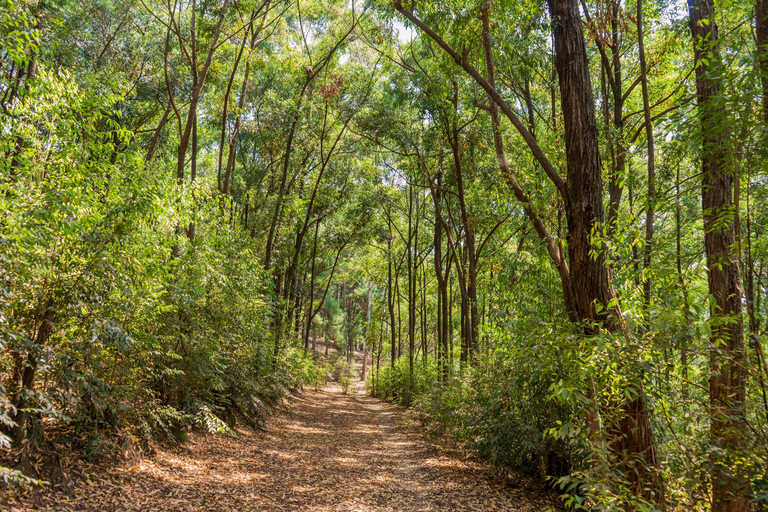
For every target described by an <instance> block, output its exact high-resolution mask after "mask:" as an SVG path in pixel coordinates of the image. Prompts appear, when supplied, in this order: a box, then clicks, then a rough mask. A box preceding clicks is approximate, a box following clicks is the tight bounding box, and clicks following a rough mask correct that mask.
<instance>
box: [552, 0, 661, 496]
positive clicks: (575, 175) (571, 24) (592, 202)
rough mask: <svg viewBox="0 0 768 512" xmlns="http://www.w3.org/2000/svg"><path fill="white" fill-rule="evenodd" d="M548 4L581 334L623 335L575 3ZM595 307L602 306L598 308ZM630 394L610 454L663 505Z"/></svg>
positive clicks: (635, 484)
mask: <svg viewBox="0 0 768 512" xmlns="http://www.w3.org/2000/svg"><path fill="white" fill-rule="evenodd" d="M548 4H549V9H550V14H551V17H552V22H553V29H554V35H555V66H556V67H557V72H558V79H559V85H560V99H561V110H562V112H563V125H564V137H565V154H566V162H567V170H568V175H567V179H566V186H565V197H564V201H565V210H566V218H567V225H568V237H567V242H568V257H569V263H570V265H569V266H570V269H571V276H572V280H573V290H574V298H575V306H576V310H577V311H578V313H579V317H580V318H581V319H582V320H585V321H586V322H587V325H586V328H587V332H596V331H595V329H594V327H592V326H591V325H590V323H591V322H599V323H600V324H602V326H603V327H604V328H608V329H609V330H611V331H616V330H625V329H626V327H625V325H624V320H623V317H622V313H621V309H620V308H619V306H618V301H617V298H616V294H615V293H614V290H613V287H612V286H611V275H610V272H609V270H608V267H607V266H606V264H605V254H604V253H603V251H602V250H601V249H600V247H598V246H595V244H593V235H592V231H593V229H594V228H596V227H602V226H603V223H604V217H603V198H602V192H603V181H602V164H601V162H600V148H599V145H598V130H597V120H596V118H595V104H594V96H593V92H592V84H591V81H590V76H589V62H588V60H587V52H586V44H585V40H584V32H583V28H582V21H581V16H580V14H579V3H578V0H548ZM595 236H600V235H599V233H598V234H596V235H595ZM596 304H599V305H602V306H603V309H601V310H600V311H598V310H597V309H596V308H595V305H596ZM635 392H636V395H635V397H634V398H633V399H632V400H631V401H628V402H626V403H625V404H624V410H623V414H622V415H621V417H620V418H619V420H618V421H617V422H616V424H615V426H614V430H615V432H613V433H614V434H615V435H616V438H615V440H614V441H613V443H612V449H613V451H614V453H615V454H616V456H617V458H618V459H619V460H620V463H621V465H622V466H623V469H624V471H625V473H626V476H627V478H628V480H629V482H630V485H631V490H632V491H633V492H634V493H636V494H637V495H640V496H643V497H644V498H646V499H647V500H649V501H651V502H653V503H656V504H663V502H664V489H663V484H662V482H661V479H660V476H659V474H658V469H657V468H658V464H657V460H656V447H655V444H654V442H653V435H652V432H651V428H650V418H649V415H648V410H647V407H646V403H645V394H644V391H643V386H642V380H640V381H639V385H638V387H637V389H635Z"/></svg>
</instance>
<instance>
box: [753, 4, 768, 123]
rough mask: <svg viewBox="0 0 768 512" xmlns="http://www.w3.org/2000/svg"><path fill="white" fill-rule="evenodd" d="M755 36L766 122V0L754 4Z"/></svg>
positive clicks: (767, 38)
mask: <svg viewBox="0 0 768 512" xmlns="http://www.w3.org/2000/svg"><path fill="white" fill-rule="evenodd" d="M755 36H756V38H757V62H758V64H759V66H760V82H761V84H762V86H763V120H764V122H765V123H768V0H757V1H756V5H755Z"/></svg>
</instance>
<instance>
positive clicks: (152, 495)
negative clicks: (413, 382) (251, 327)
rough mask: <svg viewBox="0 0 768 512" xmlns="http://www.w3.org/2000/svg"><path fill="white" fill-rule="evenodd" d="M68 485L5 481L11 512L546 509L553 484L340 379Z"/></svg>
mask: <svg viewBox="0 0 768 512" xmlns="http://www.w3.org/2000/svg"><path fill="white" fill-rule="evenodd" d="M91 471H92V472H91V473H89V474H88V475H87V477H86V478H85V479H83V480H81V481H80V482H79V483H78V485H77V486H76V487H75V488H74V490H73V491H72V492H71V494H69V495H67V494H64V493H59V492H56V491H55V490H54V489H51V488H47V489H44V490H42V491H35V492H32V493H30V492H22V491H19V490H13V489H12V490H6V491H5V492H4V494H3V496H2V498H0V505H2V507H3V509H4V510H8V509H10V510H12V511H18V512H26V511H28V510H57V511H99V512H108V511H142V512H152V511H185V512H186V511H190V512H192V511H206V512H209V511H222V512H223V511H227V512H235V511H243V512H244V511H260V512H278V511H279V512H282V511H296V512H335V511H344V512H373V511H375V512H385V511H407V512H422V511H423V512H437V511H453V510H456V511H483V512H496V511H499V512H500V511H505V512H506V511H544V510H547V509H548V508H559V507H558V501H557V498H556V497H554V495H552V494H549V493H544V492H542V493H534V492H533V491H531V490H525V489H510V488H509V487H507V486H505V485H503V484H500V483H497V482H494V481H493V480H492V479H489V477H488V474H489V472H488V470H487V468H486V467H485V466H484V465H482V464H480V463H477V462H473V461H468V460H462V459H461V458H459V457H457V456H456V455H452V454H447V453H445V452H444V451H442V450H439V449H438V447H436V446H434V445H433V444H431V443H430V442H428V441H427V440H425V439H424V437H423V436H421V435H420V434H419V433H418V432H417V431H415V430H414V429H413V427H408V426H407V425H406V421H405V418H404V414H403V413H402V412H401V411H399V410H398V409H397V408H396V407H394V406H392V405H390V404H387V403H384V402H382V401H380V400H376V399H374V398H371V397H368V396H365V395H363V394H362V393H358V394H357V395H356V396H350V395H344V394H342V390H341V388H340V387H339V386H338V385H333V384H332V385H329V386H327V387H326V388H324V389H321V390H320V391H306V392H305V393H304V394H302V395H300V396H298V397H296V398H295V399H293V400H292V401H291V402H289V403H288V405H287V407H285V408H284V409H283V410H281V411H279V412H278V413H277V414H276V415H275V416H273V418H272V419H271V421H270V422H269V424H268V430H267V431H266V432H257V431H250V430H240V431H238V435H237V437H231V436H216V435H195V436H192V437H191V438H190V441H189V442H188V443H187V444H186V445H184V446H183V447H181V448H177V449H160V448H158V449H157V451H156V454H155V455H154V456H153V457H151V458H145V459H143V460H141V461H139V462H138V463H133V464H132V465H129V466H123V467H115V466H96V467H94V468H92V469H91Z"/></svg>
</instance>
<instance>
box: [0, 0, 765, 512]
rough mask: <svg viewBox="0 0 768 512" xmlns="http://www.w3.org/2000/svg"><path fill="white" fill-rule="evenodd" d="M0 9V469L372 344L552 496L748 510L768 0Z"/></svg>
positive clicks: (232, 419) (259, 409)
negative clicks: (552, 492) (59, 444)
mask: <svg viewBox="0 0 768 512" xmlns="http://www.w3.org/2000/svg"><path fill="white" fill-rule="evenodd" d="M0 2H1V3H0V5H1V7H0V63H1V65H2V68H1V69H0V260H1V263H0V400H1V401H2V407H0V459H2V460H3V462H2V465H0V476H2V480H3V481H4V484H0V485H5V486H8V487H13V486H38V485H43V486H45V485H46V483H45V482H43V481H42V480H44V479H42V478H41V476H40V475H39V474H36V473H35V471H34V467H35V466H34V460H35V457H36V454H38V453H41V452H44V451H46V450H49V451H50V446H51V444H50V443H52V442H54V441H56V440H62V439H63V440H65V443H66V444H67V446H68V449H70V450H74V451H77V452H78V453H81V454H82V455H83V457H85V458H87V459H88V460H98V459H99V458H101V457H107V456H109V454H110V453H114V452H119V451H121V450H125V449H126V447H128V446H135V447H137V449H142V447H143V448H146V447H147V446H149V445H151V444H152V443H154V442H163V443H183V442H185V441H186V440H187V439H188V437H189V436H190V435H192V434H194V432H198V431H201V430H202V431H207V432H210V433H212V434H216V433H218V434H216V435H222V436H223V435H227V434H228V433H230V432H232V429H234V428H241V427H242V428H253V429H257V431H258V429H260V428H263V427H264V426H265V425H266V424H267V423H268V421H269V416H270V414H271V412H270V411H271V410H272V409H273V408H274V407H275V406H277V405H278V404H280V403H282V402H283V401H284V399H289V397H290V396H292V395H295V394H301V393H302V392H301V390H302V388H304V387H307V388H308V389H309V387H311V386H315V387H316V386H317V383H318V382H319V381H321V380H324V379H325V378H326V376H327V374H328V373H329V372H331V373H332V369H330V366H329V365H335V366H336V373H338V372H339V368H342V371H341V373H342V374H346V375H347V377H343V378H347V379H349V378H354V377H349V375H352V374H353V373H354V372H353V371H351V370H350V369H354V366H355V357H356V354H360V355H362V358H363V360H362V373H363V375H364V377H365V379H366V380H365V388H366V390H367V391H366V393H367V394H368V395H370V396H371V397H377V398H379V399H383V400H385V401H389V402H392V403H395V404H399V406H402V407H406V408H408V409H409V411H410V413H411V414H413V415H414V417H416V418H418V419H419V422H420V425H421V426H420V428H421V429H422V430H423V431H424V432H425V433H426V434H428V435H430V436H433V437H435V438H440V439H451V440H452V442H454V443H458V444H460V445H461V446H462V447H464V448H465V449H467V450H469V451H471V452H472V453H473V454H474V456H476V457H479V458H480V459H482V460H485V461H488V462H489V463H490V464H492V465H494V466H498V467H503V468H507V469H508V470H510V471H514V472H515V473H516V474H521V475H527V476H530V477H535V478H538V479H540V480H541V481H542V482H545V483H546V484H548V485H550V486H551V487H553V488H554V489H555V490H556V492H557V493H558V495H560V496H561V500H562V502H563V504H564V505H565V506H567V507H570V508H573V509H583V510H603V511H648V512H650V511H655V510H669V511H673V510H681V511H682V510H686V511H688V510H690V511H712V512H726V511H727V512H747V511H752V510H754V511H758V510H764V509H766V508H768V361H767V360H766V355H765V352H766V349H768V344H767V342H766V340H767V339H768V322H766V321H765V320H764V319H765V318H766V316H768V275H766V272H768V269H766V272H764V265H765V263H766V262H768V237H766V229H767V228H768V192H767V189H766V184H767V182H768V165H766V164H767V163H768V149H767V148H768V144H767V141H768V0H749V1H746V0H745V1H741V2H734V1H731V0H687V2H684V1H683V0H646V1H643V0H636V1H635V0H633V1H630V0H546V1H544V0H519V1H500V0H497V1H491V0H447V1H442V2H438V1H433V0H421V1H419V2H416V1H415V0H323V1H319V0H79V1H73V0H0ZM763 277H766V279H763ZM329 347H331V348H332V349H333V350H334V351H335V352H333V354H335V355H334V357H335V358H336V359H333V358H331V357H330V356H329ZM328 361H330V363H329V362H328ZM346 384H348V383H346ZM345 390H346V388H345ZM388 510H389V509H388Z"/></svg>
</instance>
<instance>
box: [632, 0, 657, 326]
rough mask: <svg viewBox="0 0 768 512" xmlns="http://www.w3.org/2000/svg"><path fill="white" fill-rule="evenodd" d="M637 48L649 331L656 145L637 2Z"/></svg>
mask: <svg viewBox="0 0 768 512" xmlns="http://www.w3.org/2000/svg"><path fill="white" fill-rule="evenodd" d="M637 46H638V49H637V51H638V54H639V56H640V84H641V87H642V93H643V114H644V116H645V138H646V144H648V199H647V202H648V205H647V207H646V213H645V254H644V256H643V304H644V306H645V317H646V318H645V321H646V326H647V330H650V325H651V318H650V315H651V311H650V309H651V276H650V269H651V251H652V249H653V217H654V213H655V209H656V204H655V203H656V145H655V142H654V139H653V121H652V119H651V104H650V101H649V99H648V75H647V66H646V64H645V44H644V41H643V2H642V0H637Z"/></svg>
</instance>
